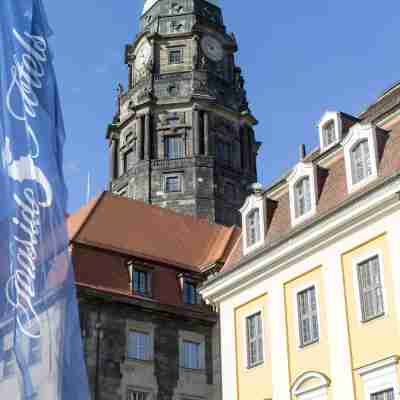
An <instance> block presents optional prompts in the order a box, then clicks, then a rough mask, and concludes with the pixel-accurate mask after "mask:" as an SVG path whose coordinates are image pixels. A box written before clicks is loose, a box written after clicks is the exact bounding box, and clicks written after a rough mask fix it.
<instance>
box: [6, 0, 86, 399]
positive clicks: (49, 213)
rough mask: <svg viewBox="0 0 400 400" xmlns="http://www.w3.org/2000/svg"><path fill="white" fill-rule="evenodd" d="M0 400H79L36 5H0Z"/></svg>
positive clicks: (54, 123) (52, 116)
mask: <svg viewBox="0 0 400 400" xmlns="http://www.w3.org/2000/svg"><path fill="white" fill-rule="evenodd" d="M0 21H1V23H0V102H1V105H0V149H1V152H0V188H1V190H0V399H10V400H11V399H12V400H71V399H74V400H88V399H89V389H88V381H87V373H86V368H85V364H84V360H83V352H82V343H81V336H80V327H79V318H78V308H77V302H76V293H75V286H74V274H73V269H72V266H71V262H70V259H69V255H68V239H67V233H66V224H65V215H66V200H67V193H66V187H65V183H64V178H63V173H62V165H63V162H62V150H63V143H64V136H65V134H64V128H63V121H62V113H61V109H60V103H59V98H58V91H57V85H56V80H55V74H54V69H53V65H52V57H51V53H50V51H49V45H48V38H49V36H50V33H51V32H50V29H49V26H48V23H47V19H46V15H45V13H44V8H43V5H42V3H41V0H1V1H0Z"/></svg>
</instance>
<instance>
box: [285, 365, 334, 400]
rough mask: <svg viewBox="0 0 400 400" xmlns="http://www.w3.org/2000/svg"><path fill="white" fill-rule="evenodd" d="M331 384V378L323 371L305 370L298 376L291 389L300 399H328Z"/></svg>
mask: <svg viewBox="0 0 400 400" xmlns="http://www.w3.org/2000/svg"><path fill="white" fill-rule="evenodd" d="M330 384H331V380H330V379H329V378H328V377H327V376H326V375H325V374H323V373H321V372H314V371H309V372H305V373H302V374H301V375H299V376H298V377H297V378H296V380H295V382H294V384H293V386H292V390H291V391H292V396H294V398H295V399H299V400H306V399H314V400H326V399H327V398H328V388H329V386H330Z"/></svg>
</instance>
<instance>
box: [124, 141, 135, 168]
mask: <svg viewBox="0 0 400 400" xmlns="http://www.w3.org/2000/svg"><path fill="white" fill-rule="evenodd" d="M135 162H136V146H135V147H132V148H131V149H129V150H128V151H127V152H126V153H125V154H124V172H128V171H129V170H130V169H131V168H132V167H133V166H134V165H135Z"/></svg>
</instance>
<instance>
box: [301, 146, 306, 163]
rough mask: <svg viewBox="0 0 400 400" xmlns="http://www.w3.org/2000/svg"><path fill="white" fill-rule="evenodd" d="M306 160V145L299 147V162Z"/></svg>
mask: <svg viewBox="0 0 400 400" xmlns="http://www.w3.org/2000/svg"><path fill="white" fill-rule="evenodd" d="M305 158H306V145H305V144H301V145H300V161H303V160H304V159H305Z"/></svg>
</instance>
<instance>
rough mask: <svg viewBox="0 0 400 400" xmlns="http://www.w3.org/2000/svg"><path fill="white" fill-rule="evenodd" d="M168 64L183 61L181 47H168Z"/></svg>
mask: <svg viewBox="0 0 400 400" xmlns="http://www.w3.org/2000/svg"><path fill="white" fill-rule="evenodd" d="M168 62H169V64H182V63H183V49H170V50H169V52H168Z"/></svg>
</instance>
